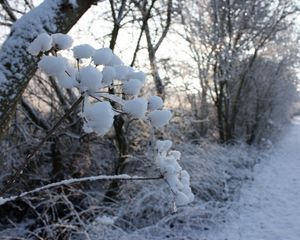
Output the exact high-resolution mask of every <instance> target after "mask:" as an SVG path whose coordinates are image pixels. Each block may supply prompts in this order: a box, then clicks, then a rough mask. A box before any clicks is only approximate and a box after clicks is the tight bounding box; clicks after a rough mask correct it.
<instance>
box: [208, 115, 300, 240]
mask: <svg viewBox="0 0 300 240" xmlns="http://www.w3.org/2000/svg"><path fill="white" fill-rule="evenodd" d="M299 203H300V118H297V119H295V120H294V121H293V124H292V125H291V126H290V128H289V129H288V130H287V132H286V134H285V135H284V137H283V138H282V139H281V140H280V142H279V143H278V144H277V145H276V146H275V148H274V153H273V154H272V155H271V157H270V159H269V160H268V161H266V162H262V163H261V164H258V165H257V166H256V167H255V171H254V181H253V182H249V183H247V184H245V185H244V186H243V188H242V192H241V197H240V200H239V203H238V204H237V206H236V208H234V209H235V210H233V211H232V212H231V213H230V214H229V216H230V217H229V218H230V220H228V223H225V224H224V226H219V229H220V231H212V232H211V233H209V236H207V240H225V239H226V240H299V239H300V206H299Z"/></svg>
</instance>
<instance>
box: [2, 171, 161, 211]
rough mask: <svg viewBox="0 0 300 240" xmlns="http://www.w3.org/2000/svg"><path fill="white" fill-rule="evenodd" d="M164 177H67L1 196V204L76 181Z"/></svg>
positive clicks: (138, 179)
mask: <svg viewBox="0 0 300 240" xmlns="http://www.w3.org/2000/svg"><path fill="white" fill-rule="evenodd" d="M163 178H164V177H163V176H162V175H161V176H158V177H138V176H133V177H132V176H129V175H127V174H121V175H112V176H107V175H99V176H90V177H83V178H71V179H66V180H62V181H59V182H55V183H50V184H47V185H45V186H42V187H39V188H35V189H33V190H31V191H28V192H24V193H21V194H19V195H16V196H11V197H8V198H3V197H0V206H1V205H3V204H5V203H7V202H10V201H14V200H16V199H18V198H22V197H25V196H27V195H29V194H32V193H36V192H41V191H44V190H47V189H50V188H54V187H59V186H62V185H70V184H74V183H79V182H86V181H98V180H119V181H149V180H159V179H163Z"/></svg>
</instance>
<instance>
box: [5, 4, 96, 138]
mask: <svg viewBox="0 0 300 240" xmlns="http://www.w3.org/2000/svg"><path fill="white" fill-rule="evenodd" d="M94 2H95V0H77V6H74V5H72V4H71V3H69V1H65V0H45V1H44V2H43V3H42V4H41V5H39V6H38V7H36V8H34V9H33V10H31V11H30V12H29V13H27V14H26V15H24V16H23V17H21V18H20V19H19V20H18V21H17V22H16V23H15V24H14V25H13V27H12V29H11V33H10V35H9V37H8V38H7V40H6V41H5V42H4V43H3V45H2V48H1V51H0V125H1V128H0V137H1V136H3V134H4V133H5V129H6V127H7V125H8V123H9V120H10V116H11V115H12V114H13V112H14V111H13V110H14V108H15V106H16V104H17V102H18V100H19V99H20V97H21V95H22V93H23V91H24V89H25V88H26V86H27V84H28V82H29V80H30V79H31V78H32V76H33V74H34V73H35V71H36V69H37V62H38V60H39V57H37V56H32V55H31V54H29V53H28V52H27V50H26V49H27V47H28V46H29V44H30V43H31V42H32V40H33V39H34V38H35V37H36V36H37V35H39V34H40V33H42V32H48V33H55V32H62V33H67V32H68V31H69V30H70V29H71V27H72V26H73V25H74V24H75V23H76V22H77V21H78V19H79V18H80V17H81V16H82V15H83V14H84V13H85V12H86V11H87V10H88V8H89V7H90V6H91V5H92V3H94Z"/></svg>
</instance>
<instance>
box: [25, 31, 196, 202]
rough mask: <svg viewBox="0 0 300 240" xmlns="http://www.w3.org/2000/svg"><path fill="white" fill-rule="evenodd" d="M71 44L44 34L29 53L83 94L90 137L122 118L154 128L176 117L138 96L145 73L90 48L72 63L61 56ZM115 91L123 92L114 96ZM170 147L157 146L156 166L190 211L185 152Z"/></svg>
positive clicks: (76, 50)
mask: <svg viewBox="0 0 300 240" xmlns="http://www.w3.org/2000/svg"><path fill="white" fill-rule="evenodd" d="M72 42H73V40H72V38H71V37H70V36H68V35H65V34H61V33H56V34H53V35H51V36H49V35H48V34H46V33H42V34H40V35H38V36H37V38H36V39H35V40H34V41H33V42H32V43H31V45H30V46H29V47H28V52H29V53H31V54H33V55H37V56H41V60H40V61H39V63H38V67H39V69H40V70H42V71H43V72H45V73H46V74H47V75H49V76H51V77H53V78H55V79H56V81H57V82H58V84H59V85H60V86H61V87H63V88H68V89H71V88H75V89H77V90H78V92H79V94H80V96H79V99H78V101H77V102H76V103H77V104H80V103H83V104H82V111H81V113H80V116H81V117H82V118H83V121H84V126H83V130H84V131H85V132H86V133H91V132H94V133H96V134H98V135H101V136H102V135H105V134H106V133H108V132H109V130H110V129H111V127H112V126H113V122H114V118H115V116H116V115H119V114H124V115H128V116H129V117H132V118H137V119H142V120H144V121H146V122H148V123H149V124H150V125H152V127H154V128H162V127H164V126H165V125H166V124H168V122H169V121H170V119H171V117H172V113H171V111H170V110H168V109H163V101H162V99H161V98H160V97H158V96H151V97H150V98H149V100H147V99H146V98H144V97H142V96H139V93H140V90H141V88H142V87H143V85H144V82H145V80H146V74H145V73H143V72H141V71H137V70H135V69H133V68H132V67H129V66H126V65H125V64H124V63H123V62H122V60H121V59H120V58H119V57H118V56H117V55H116V54H114V53H113V52H112V51H111V49H109V48H100V49H94V48H93V47H92V46H90V45H88V44H81V45H78V46H75V47H73V49H72V51H73V56H74V58H75V59H74V60H73V62H72V61H69V60H68V59H67V58H65V57H63V56H61V55H59V54H58V52H59V51H60V50H68V49H69V48H70V47H71V45H72ZM50 54H51V55H50ZM86 60H87V61H86ZM111 88H115V89H117V90H119V91H120V92H118V91H115V93H113V94H112V93H111V92H110V91H109V89H111ZM171 146H172V142H171V141H169V140H166V141H157V143H156V150H157V155H156V166H157V168H159V172H160V174H161V176H162V177H163V178H164V179H165V181H166V183H167V184H168V186H169V187H170V189H171V192H172V193H173V195H174V202H175V203H176V205H178V206H181V205H186V204H188V203H190V202H192V201H193V198H194V196H193V193H192V191H191V189H190V187H189V184H190V180H189V174H188V173H187V172H186V171H185V170H182V168H181V167H180V165H179V164H178V162H177V161H178V160H179V159H180V152H178V151H170V148H171Z"/></svg>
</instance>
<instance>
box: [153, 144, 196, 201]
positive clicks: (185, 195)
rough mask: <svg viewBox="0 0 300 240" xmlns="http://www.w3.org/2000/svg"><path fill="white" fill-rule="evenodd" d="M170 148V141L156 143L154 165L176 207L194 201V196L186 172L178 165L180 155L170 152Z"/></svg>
mask: <svg viewBox="0 0 300 240" xmlns="http://www.w3.org/2000/svg"><path fill="white" fill-rule="evenodd" d="M171 147H172V142H171V141H170V140H164V141H160V140H158V141H157V142H156V150H157V155H156V158H155V163H156V166H157V167H158V168H159V170H160V172H161V174H162V175H163V177H164V179H165V181H166V182H167V184H168V185H169V187H170V188H171V191H172V193H173V195H174V201H175V203H176V205H177V206H183V205H187V204H189V203H191V202H192V201H194V194H193V193H192V190H191V187H190V176H189V174H188V172H187V171H185V170H182V168H181V166H180V165H179V163H178V160H179V159H180V157H181V153H180V152H178V151H170V148H171Z"/></svg>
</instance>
